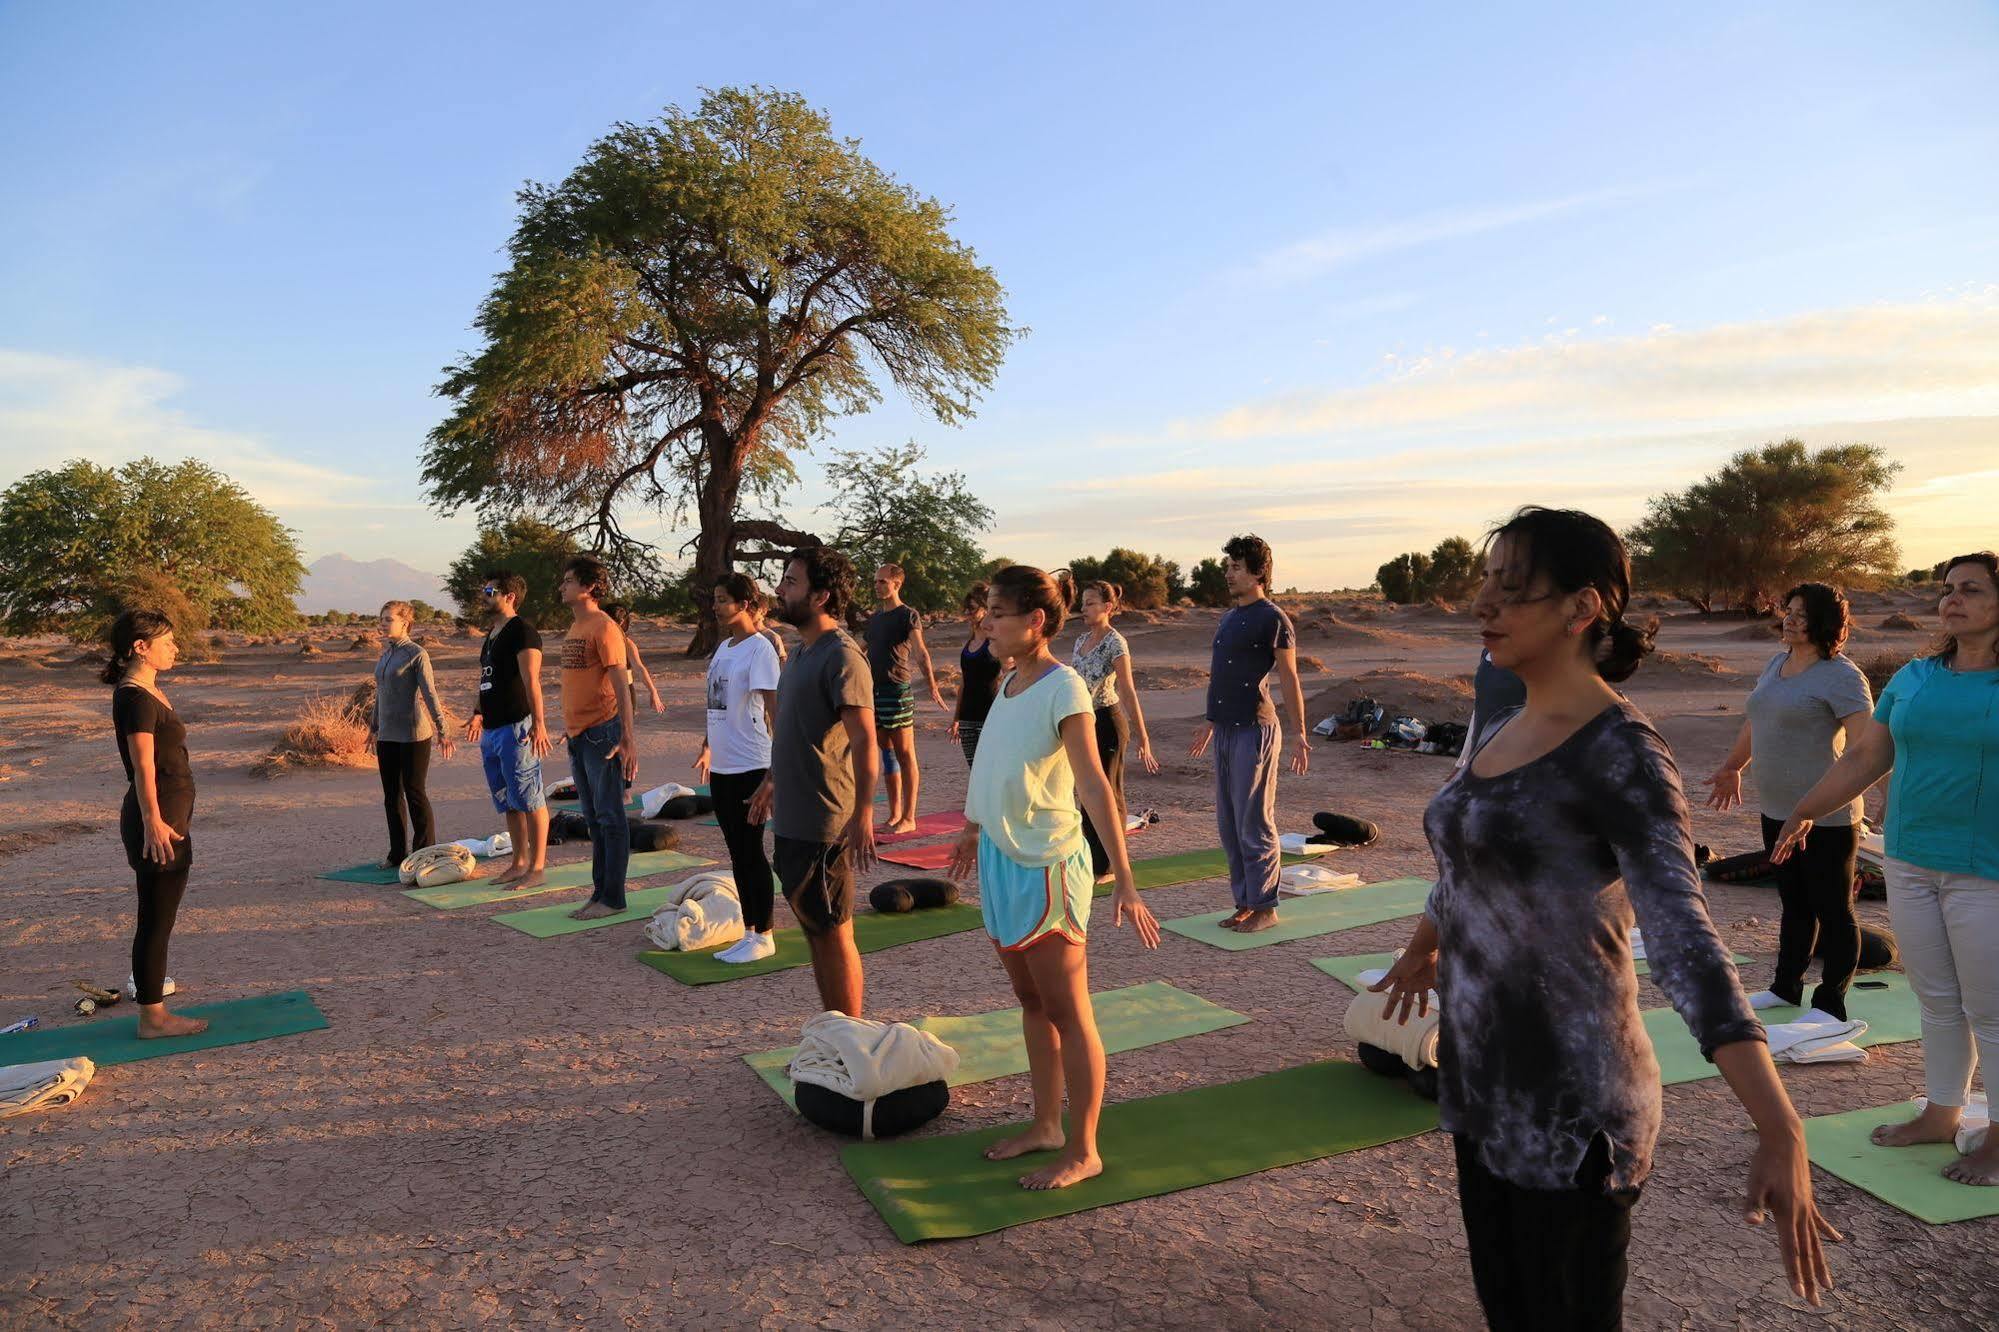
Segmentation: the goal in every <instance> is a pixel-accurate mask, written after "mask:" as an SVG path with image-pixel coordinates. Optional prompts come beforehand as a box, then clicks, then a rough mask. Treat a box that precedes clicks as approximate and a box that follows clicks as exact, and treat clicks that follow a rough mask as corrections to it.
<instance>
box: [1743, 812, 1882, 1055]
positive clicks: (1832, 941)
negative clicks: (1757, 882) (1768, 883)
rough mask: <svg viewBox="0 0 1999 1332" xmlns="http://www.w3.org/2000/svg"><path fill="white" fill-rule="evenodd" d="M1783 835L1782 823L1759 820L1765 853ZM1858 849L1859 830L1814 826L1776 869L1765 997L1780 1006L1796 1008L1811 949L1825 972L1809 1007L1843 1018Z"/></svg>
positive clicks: (1852, 959)
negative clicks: (1772, 976)
mask: <svg viewBox="0 0 1999 1332" xmlns="http://www.w3.org/2000/svg"><path fill="white" fill-rule="evenodd" d="M1783 830H1784V823H1783V820H1781V819H1773V818H1769V817H1768V816H1765V818H1764V819H1763V849H1764V850H1765V851H1768V850H1769V849H1770V848H1772V847H1774V846H1775V845H1776V844H1777V834H1779V833H1780V832H1782V831H1783ZM1859 850H1860V829H1859V828H1857V827H1855V826H1853V825H1852V824H1848V825H1847V826H1845V827H1843V828H1828V827H1825V826H1823V825H1821V824H1814V825H1812V830H1811V832H1810V833H1808V834H1807V835H1806V837H1805V844H1804V845H1803V846H1801V847H1799V848H1798V849H1797V850H1795V851H1793V852H1792V853H1791V858H1790V859H1789V860H1787V861H1785V862H1784V863H1783V864H1781V865H1779V866H1777V898H1778V900H1779V901H1780V902H1781V903H1782V904H1783V915H1782V917H1781V918H1780V919H1779V921H1778V924H1777V978H1776V980H1774V981H1772V982H1771V983H1770V992H1771V993H1772V994H1775V995H1778V996H1780V997H1781V998H1782V999H1783V1000H1784V1001H1785V1002H1786V1003H1792V1004H1796V1003H1802V1002H1803V1001H1804V994H1805V968H1807V967H1809V966H1810V965H1811V964H1812V954H1813V952H1814V950H1817V951H1819V952H1822V953H1823V954H1824V956H1825V968H1824V970H1823V971H1821V972H1820V974H1819V987H1818V989H1816V990H1814V991H1813V992H1812V1005H1811V1006H1812V1007H1813V1008H1816V1009H1819V1010H1821V1011H1822V1012H1826V1013H1830V1014H1832V1015H1833V1016H1834V1017H1836V1018H1841V1019H1844V1018H1845V1017H1846V987H1847V985H1848V984H1849V983H1851V982H1852V980H1853V971H1854V968H1855V967H1857V966H1859V965H1860V922H1859V921H1857V920H1855V919H1854V916H1853V862H1854V857H1855V854H1856V853H1857V852H1858V851H1859Z"/></svg>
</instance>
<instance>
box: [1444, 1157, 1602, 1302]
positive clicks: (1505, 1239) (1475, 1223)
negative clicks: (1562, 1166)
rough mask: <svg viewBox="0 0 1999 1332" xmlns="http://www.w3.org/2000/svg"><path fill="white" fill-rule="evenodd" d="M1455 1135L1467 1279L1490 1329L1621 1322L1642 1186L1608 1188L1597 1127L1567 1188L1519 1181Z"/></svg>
mask: <svg viewBox="0 0 1999 1332" xmlns="http://www.w3.org/2000/svg"><path fill="white" fill-rule="evenodd" d="M1452 1141H1453V1143H1454V1145H1455V1146H1456V1149H1457V1157H1458V1206H1459V1208H1460V1210H1461V1211H1462V1212H1463V1213H1464V1219H1465V1238H1466V1239H1467V1240H1469V1241H1470V1242H1471V1276H1472V1284H1473V1285H1474V1286H1476V1287H1477V1289H1478V1302H1479V1303H1480V1304H1481V1305H1482V1306H1484V1308H1485V1320H1486V1323H1487V1324H1488V1325H1489V1326H1490V1327H1491V1328H1492V1329H1493V1332H1514V1329H1521V1330H1522V1332H1596V1330H1597V1329H1606V1330H1608V1329H1616V1328H1621V1327H1623V1326H1624V1278H1625V1275H1626V1272H1627V1270H1628V1269H1627V1264H1626V1260H1625V1255H1626V1252H1627V1251H1628V1250H1629V1249H1630V1247H1631V1209H1632V1207H1634V1206H1635V1205H1636V1204H1637V1202H1638V1193H1639V1191H1638V1190H1637V1189H1620V1190H1618V1191H1616V1192H1605V1191H1604V1187H1603V1182H1604V1180H1606V1179H1608V1178H1609V1177H1610V1143H1609V1141H1608V1140H1607V1139H1605V1138H1603V1137H1602V1136H1600V1135H1599V1136H1598V1138H1597V1140H1596V1141H1595V1142H1593V1143H1592V1144H1590V1149H1589V1154H1588V1155H1587V1156H1585V1157H1584V1158H1583V1163H1582V1165H1581V1167H1580V1168H1578V1169H1577V1171H1576V1186H1575V1187H1574V1188H1572V1189H1524V1188H1521V1187H1520V1186H1519V1185H1518V1184H1513V1183H1509V1182H1508V1181H1506V1180H1504V1179H1501V1178H1500V1177H1499V1176H1497V1175H1495V1174H1493V1173H1492V1172H1491V1171H1489V1170H1487V1169H1486V1168H1485V1167H1484V1166H1483V1165H1481V1164H1479V1160H1478V1147H1477V1144H1475V1143H1474V1142H1472V1140H1471V1139H1469V1138H1466V1137H1464V1136H1462V1135H1453V1138H1452Z"/></svg>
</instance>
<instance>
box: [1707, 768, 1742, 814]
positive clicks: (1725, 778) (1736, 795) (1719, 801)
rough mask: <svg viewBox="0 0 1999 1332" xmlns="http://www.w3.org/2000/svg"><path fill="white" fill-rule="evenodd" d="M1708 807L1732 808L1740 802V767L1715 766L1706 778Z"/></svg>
mask: <svg viewBox="0 0 1999 1332" xmlns="http://www.w3.org/2000/svg"><path fill="white" fill-rule="evenodd" d="M1707 786H1708V794H1707V804H1708V808H1709V809H1722V810H1727V809H1734V808H1735V807H1736V806H1737V805H1739V804H1741V803H1742V769H1740V768H1716V769H1715V771H1714V775H1713V776H1712V777H1709V778H1708V779H1707Z"/></svg>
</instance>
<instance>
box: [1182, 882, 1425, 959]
mask: <svg viewBox="0 0 1999 1332" xmlns="http://www.w3.org/2000/svg"><path fill="white" fill-rule="evenodd" d="M1429 900H1430V881H1429V880H1428V879H1413V878H1412V879H1385V880H1383V881H1382V882H1380V883H1368V884H1362V885H1361V886H1360V887H1358V888H1341V889H1338V890H1336V891H1334V892H1330V893H1318V894H1315V895H1314V896H1311V897H1288V898H1285V899H1284V900H1283V901H1282V902H1280V903H1279V904H1278V907H1277V924H1276V925H1275V926H1273V927H1272V928H1270V929H1267V930H1265V931H1263V932H1262V933H1261V934H1237V933H1236V932H1235V931H1234V930H1225V929H1223V928H1222V925H1221V923H1222V922H1223V921H1225V920H1227V919H1228V918H1229V916H1231V915H1232V914H1234V913H1233V912H1228V911H1210V912H1207V913H1206V914H1204V915H1199V916H1181V917H1180V918H1179V919H1177V920H1167V921H1161V922H1160V924H1161V925H1162V926H1163V927H1164V928H1166V929H1169V930H1171V931H1173V932H1174V933H1175V934H1184V935H1185V936H1187V937H1188V938H1189V939H1198V940H1200V941H1201V942H1202V943H1204V944H1213V945H1214V946H1215V947H1217V948H1226V949H1228V950H1229V951H1230V952H1232V953H1233V952H1241V951H1242V950H1243V949H1246V948H1264V947H1267V946H1269V945H1270V944H1279V943H1289V942H1290V941H1291V940H1293V939H1311V938H1315V937H1316V936H1318V935H1321V934H1333V933H1335V932H1337V931H1339V930H1351V929H1356V928H1358V927H1359V926H1362V925H1376V924H1379V923H1380V922H1382V921H1384V920H1394V919H1396V918H1397V917H1400V916H1413V915H1415V914H1417V913H1418V912H1420V911H1421V910H1422V909H1423V904H1424V903H1425V902H1427V901H1429Z"/></svg>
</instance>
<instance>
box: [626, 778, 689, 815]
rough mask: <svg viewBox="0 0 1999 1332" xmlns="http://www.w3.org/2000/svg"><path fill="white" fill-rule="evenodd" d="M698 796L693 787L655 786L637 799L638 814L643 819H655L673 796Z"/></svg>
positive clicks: (679, 785) (674, 783) (669, 784)
mask: <svg viewBox="0 0 1999 1332" xmlns="http://www.w3.org/2000/svg"><path fill="white" fill-rule="evenodd" d="M698 794H699V792H697V791H696V790H695V789H694V788H693V787H691V786H682V785H681V784H680V783H679V782H668V783H667V784H666V785H665V786H655V787H653V788H652V790H650V791H648V792H646V793H645V794H644V795H642V796H640V797H639V813H640V814H641V815H642V816H644V817H645V818H648V819H656V818H658V817H659V812H660V811H661V810H662V809H665V808H666V802H667V801H669V800H671V799H673V798H674V797H675V796H691V795H698Z"/></svg>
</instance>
